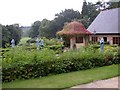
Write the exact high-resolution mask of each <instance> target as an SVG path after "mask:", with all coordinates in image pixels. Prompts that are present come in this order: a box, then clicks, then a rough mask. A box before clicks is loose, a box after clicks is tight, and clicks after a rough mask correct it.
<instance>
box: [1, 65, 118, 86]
mask: <svg viewBox="0 0 120 90" xmlns="http://www.w3.org/2000/svg"><path fill="white" fill-rule="evenodd" d="M118 75H119V74H118V65H111V66H104V67H99V68H94V69H88V70H82V71H76V72H70V73H63V74H58V75H50V76H46V77H42V78H35V79H29V80H16V81H13V82H9V83H3V88H69V87H72V86H75V85H79V84H84V83H89V82H92V81H96V80H101V79H106V78H111V77H115V76H118Z"/></svg>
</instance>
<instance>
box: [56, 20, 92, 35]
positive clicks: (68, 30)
mask: <svg viewBox="0 0 120 90" xmlns="http://www.w3.org/2000/svg"><path fill="white" fill-rule="evenodd" d="M57 34H58V35H75V34H77V35H78V34H82V35H85V34H92V33H91V32H89V31H88V30H87V29H85V27H84V26H83V24H82V23H79V22H76V21H74V22H71V23H68V24H67V25H65V26H64V27H63V30H62V31H59V32H57Z"/></svg>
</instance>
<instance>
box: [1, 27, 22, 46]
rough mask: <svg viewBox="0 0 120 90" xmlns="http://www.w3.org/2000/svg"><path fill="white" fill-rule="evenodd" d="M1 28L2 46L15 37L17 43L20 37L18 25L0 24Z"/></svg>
mask: <svg viewBox="0 0 120 90" xmlns="http://www.w3.org/2000/svg"><path fill="white" fill-rule="evenodd" d="M0 28H1V30H2V47H6V44H7V43H8V44H10V41H11V39H15V44H16V45H17V44H18V43H19V41H20V39H21V32H22V31H21V29H20V27H19V26H15V25H7V26H3V25H0Z"/></svg>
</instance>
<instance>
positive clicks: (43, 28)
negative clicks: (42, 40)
mask: <svg viewBox="0 0 120 90" xmlns="http://www.w3.org/2000/svg"><path fill="white" fill-rule="evenodd" d="M49 30H50V21H49V20H47V19H43V20H42V21H41V25H40V27H39V35H40V37H47V38H48V37H49Z"/></svg>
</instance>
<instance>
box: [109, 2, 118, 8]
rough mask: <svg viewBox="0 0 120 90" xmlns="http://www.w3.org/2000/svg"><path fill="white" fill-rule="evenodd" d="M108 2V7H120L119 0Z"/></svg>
mask: <svg viewBox="0 0 120 90" xmlns="http://www.w3.org/2000/svg"><path fill="white" fill-rule="evenodd" d="M109 4H110V6H109V9H112V8H119V7H120V0H110V1H109Z"/></svg>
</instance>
